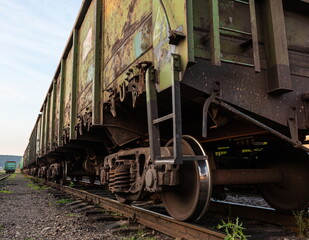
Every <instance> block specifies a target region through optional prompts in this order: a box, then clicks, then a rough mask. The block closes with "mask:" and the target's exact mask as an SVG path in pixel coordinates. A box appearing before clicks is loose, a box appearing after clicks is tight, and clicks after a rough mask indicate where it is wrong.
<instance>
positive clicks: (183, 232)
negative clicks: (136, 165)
mask: <svg viewBox="0 0 309 240" xmlns="http://www.w3.org/2000/svg"><path fill="white" fill-rule="evenodd" d="M45 183H46V185H48V186H51V187H53V188H56V189H58V190H60V191H63V192H65V193H67V194H70V195H72V196H74V197H76V198H80V199H82V200H84V201H87V202H89V203H91V204H95V205H98V206H100V207H102V208H104V209H106V210H109V211H114V212H118V213H120V214H122V215H123V216H125V217H128V218H130V219H132V220H134V221H136V222H139V223H140V224H142V225H145V226H147V227H150V228H152V229H154V230H156V231H159V232H161V233H164V234H166V235H169V236H171V237H174V238H176V239H183V240H185V239H188V240H190V239H197V240H198V239H203V240H219V239H224V237H225V235H224V234H221V233H218V232H215V231H212V230H209V229H206V228H203V227H200V226H197V225H194V224H190V223H185V222H179V221H176V220H174V219H173V218H171V217H168V216H165V215H162V214H158V213H155V212H152V211H149V210H146V209H143V208H139V207H136V206H130V205H125V204H121V203H119V202H118V201H115V200H112V199H109V198H106V197H101V196H98V195H95V194H92V193H89V192H87V191H84V190H79V189H76V188H71V187H67V186H63V185H59V184H57V183H54V182H45Z"/></svg>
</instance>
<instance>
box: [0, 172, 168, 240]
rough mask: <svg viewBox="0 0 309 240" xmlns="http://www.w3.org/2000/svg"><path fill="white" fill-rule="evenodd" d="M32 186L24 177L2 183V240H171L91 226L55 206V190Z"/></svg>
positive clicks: (100, 224) (97, 224) (134, 229)
mask: <svg viewBox="0 0 309 240" xmlns="http://www.w3.org/2000/svg"><path fill="white" fill-rule="evenodd" d="M29 184H30V185H29ZM31 184H33V183H32V182H31V181H30V179H28V178H26V177H25V176H23V175H21V174H14V175H13V176H11V177H9V178H7V179H6V180H3V181H1V182H0V239H1V240H15V239H16V240H54V239H55V240H56V239H57V240H61V239H65V240H73V239H74V240H79V239H82V240H88V239H89V240H90V239H91V240H96V239H111V240H113V239H117V240H118V239H127V240H129V239H143V240H144V239H147V240H155V239H169V238H168V237H166V236H162V235H160V234H159V233H156V232H153V231H152V230H150V229H146V228H144V227H141V226H139V225H137V226H136V225H134V227H132V226H131V225H130V224H124V225H122V226H120V227H119V229H118V231H115V229H107V230H106V229H105V228H106V226H107V225H108V224H110V223H107V222H91V221H89V218H88V217H86V216H84V215H83V214H79V213H72V211H71V210H70V209H69V208H68V207H67V206H65V205H59V204H56V203H57V200H58V199H57V198H55V196H54V195H53V194H52V193H54V192H53V191H54V190H51V189H47V188H46V189H34V188H33V187H34V186H33V185H31ZM134 237H135V238H134Z"/></svg>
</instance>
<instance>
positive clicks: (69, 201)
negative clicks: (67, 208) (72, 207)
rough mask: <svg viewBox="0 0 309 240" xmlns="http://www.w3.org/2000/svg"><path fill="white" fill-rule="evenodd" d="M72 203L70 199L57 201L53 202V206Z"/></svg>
mask: <svg viewBox="0 0 309 240" xmlns="http://www.w3.org/2000/svg"><path fill="white" fill-rule="evenodd" d="M71 202H73V200H72V199H59V200H57V201H56V202H55V204H67V203H71Z"/></svg>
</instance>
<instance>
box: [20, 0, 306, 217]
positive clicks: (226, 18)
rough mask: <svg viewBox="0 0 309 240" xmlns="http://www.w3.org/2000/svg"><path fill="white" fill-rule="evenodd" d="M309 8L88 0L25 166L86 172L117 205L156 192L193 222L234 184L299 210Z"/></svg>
mask: <svg viewBox="0 0 309 240" xmlns="http://www.w3.org/2000/svg"><path fill="white" fill-rule="evenodd" d="M308 13H309V3H308V1H304V0H294V1H292V0H276V1H273V0H256V1H255V0H220V1H218V0H113V1H107V0H85V1H84V2H83V5H82V7H81V10H80V12H79V15H78V18H77V20H76V23H75V25H74V27H73V30H72V33H71V35H70V38H69V40H68V42H67V45H66V47H65V50H64V52H63V55H62V57H61V61H60V63H59V65H58V68H57V69H56V72H55V75H54V76H53V80H52V84H51V86H50V88H49V90H48V93H47V95H46V98H45V101H44V103H43V105H42V108H41V113H40V116H39V117H38V120H37V122H36V124H35V127H34V130H33V132H32V134H31V137H30V141H29V145H28V147H27V149H26V151H25V155H24V158H23V159H24V171H25V172H27V173H30V174H32V175H38V176H40V177H43V178H48V179H57V180H59V181H60V182H61V183H65V181H66V179H67V177H71V178H77V179H80V178H82V177H83V176H89V177H90V179H91V181H94V180H95V179H96V178H98V179H99V180H100V182H101V184H102V185H108V186H109V189H110V190H111V191H112V192H114V193H115V194H116V196H117V198H118V200H119V201H122V202H130V201H134V200H140V199H147V198H149V197H150V196H151V195H152V194H153V193H160V195H161V198H162V201H163V203H164V205H165V207H166V209H167V211H168V212H169V213H170V214H171V215H172V216H173V217H174V218H176V219H179V220H196V219H199V218H200V217H201V216H202V215H203V214H204V213H205V212H206V210H207V206H208V204H209V201H210V198H211V197H214V198H217V199H224V198H225V197H226V191H225V190H226V189H228V188H230V187H231V185H233V186H234V185H236V186H237V185H245V186H248V185H254V186H255V187H256V188H258V189H259V191H260V192H261V194H262V195H263V197H264V198H265V200H266V201H267V202H268V203H269V204H270V205H271V206H273V207H274V208H276V209H278V210H281V211H291V210H300V209H304V208H306V207H307V206H308V205H309V192H308V191H309V188H308V187H307V186H306V185H307V183H308V180H309V179H308V174H307V172H308V170H309V161H308V154H307V153H308V148H306V147H304V145H303V144H304V143H305V142H306V135H309V131H308V129H309V45H308V43H309V41H308V36H309V28H308V25H309V17H308V16H309V14H308Z"/></svg>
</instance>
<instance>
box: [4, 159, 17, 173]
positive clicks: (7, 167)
mask: <svg viewBox="0 0 309 240" xmlns="http://www.w3.org/2000/svg"><path fill="white" fill-rule="evenodd" d="M15 170H16V162H15V161H6V162H5V163H4V171H5V172H6V173H14V172H15Z"/></svg>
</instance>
